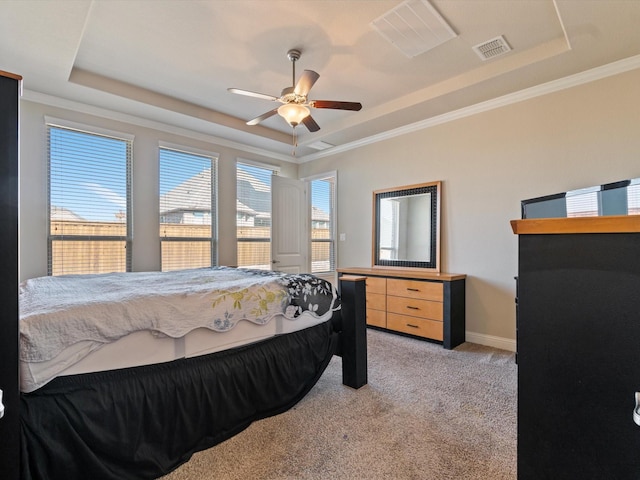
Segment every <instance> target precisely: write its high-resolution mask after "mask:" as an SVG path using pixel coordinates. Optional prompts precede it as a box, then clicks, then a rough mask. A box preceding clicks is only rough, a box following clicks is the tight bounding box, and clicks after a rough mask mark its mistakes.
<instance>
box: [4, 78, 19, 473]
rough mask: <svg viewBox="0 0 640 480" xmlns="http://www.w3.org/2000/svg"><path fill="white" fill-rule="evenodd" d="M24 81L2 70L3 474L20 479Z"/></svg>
mask: <svg viewBox="0 0 640 480" xmlns="http://www.w3.org/2000/svg"><path fill="white" fill-rule="evenodd" d="M19 84H20V77H19V76H17V75H12V74H8V73H5V72H0V252H2V254H0V306H1V307H0V390H2V391H3V399H2V404H3V405H4V407H5V409H4V416H3V418H0V476H2V478H3V479H5V480H17V479H18V478H19V470H18V468H19V458H20V455H19V454H20V450H19V447H20V441H19V439H20V435H19V434H20V414H19V404H20V396H19V395H20V394H19V384H18V94H19Z"/></svg>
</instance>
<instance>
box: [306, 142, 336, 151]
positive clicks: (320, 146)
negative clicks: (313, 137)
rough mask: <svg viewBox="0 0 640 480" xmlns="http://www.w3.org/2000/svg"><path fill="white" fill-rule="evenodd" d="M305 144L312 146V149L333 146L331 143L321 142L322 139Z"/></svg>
mask: <svg viewBox="0 0 640 480" xmlns="http://www.w3.org/2000/svg"><path fill="white" fill-rule="evenodd" d="M307 146H308V147H309V148H313V149H314V150H326V149H327V148H331V147H335V145H331V144H330V143H327V142H323V141H322V140H318V141H317V142H313V143H310V144H309V145H307Z"/></svg>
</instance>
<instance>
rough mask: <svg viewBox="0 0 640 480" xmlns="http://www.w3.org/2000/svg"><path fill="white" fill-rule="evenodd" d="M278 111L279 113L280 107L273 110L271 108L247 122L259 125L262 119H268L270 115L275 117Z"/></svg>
mask: <svg viewBox="0 0 640 480" xmlns="http://www.w3.org/2000/svg"><path fill="white" fill-rule="evenodd" d="M276 113H278V109H277V108H274V109H273V110H269V111H268V112H266V113H263V114H262V115H260V116H259V117H256V118H254V119H253V120H249V121H248V122H247V125H257V124H259V123H260V122H261V121H263V120H266V119H267V118H269V117H273V116H274V115H275V114H276Z"/></svg>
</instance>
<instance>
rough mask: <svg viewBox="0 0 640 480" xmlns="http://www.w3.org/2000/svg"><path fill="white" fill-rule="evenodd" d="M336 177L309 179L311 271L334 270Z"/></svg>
mask: <svg viewBox="0 0 640 480" xmlns="http://www.w3.org/2000/svg"><path fill="white" fill-rule="evenodd" d="M335 191H336V177H335V176H333V175H331V176H327V177H325V178H319V179H315V180H312V181H311V273H327V272H334V271H335V269H336V268H335V257H336V238H335V237H336V234H335Z"/></svg>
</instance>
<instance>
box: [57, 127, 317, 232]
mask: <svg viewBox="0 0 640 480" xmlns="http://www.w3.org/2000/svg"><path fill="white" fill-rule="evenodd" d="M49 148H50V159H51V163H50V176H51V190H50V195H51V205H52V206H56V207H58V208H65V209H68V210H70V211H72V212H73V213H75V214H76V215H79V216H80V217H82V218H83V219H84V220H86V221H94V222H99V221H106V222H112V221H116V220H118V219H120V221H123V220H124V219H123V217H122V213H126V210H127V171H126V156H127V148H128V143H127V142H126V141H125V140H120V139H115V138H110V137H104V136H100V135H93V134H87V133H84V132H78V131H74V130H68V129H62V128H56V127H52V128H51V129H50V137H49ZM159 161H160V166H161V175H160V195H163V194H164V193H166V192H167V191H169V190H171V189H173V188H175V187H176V186H177V185H179V184H181V183H183V182H184V181H186V180H188V179H189V178H191V177H193V176H195V175H197V174H198V173H200V172H202V171H203V170H206V169H208V168H210V167H211V159H210V158H209V157H205V156H201V155H196V154H190V153H185V152H179V151H176V150H169V149H161V150H160V159H159ZM239 168H241V169H244V170H245V171H247V172H248V173H250V174H256V176H258V175H257V172H259V171H260V170H262V169H259V168H257V167H251V166H248V165H242V166H240V167H239ZM329 195H330V185H329V183H328V182H314V185H313V188H312V204H313V206H315V207H318V208H320V209H321V210H323V211H325V212H329V211H330V209H329V199H330V196H329Z"/></svg>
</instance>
